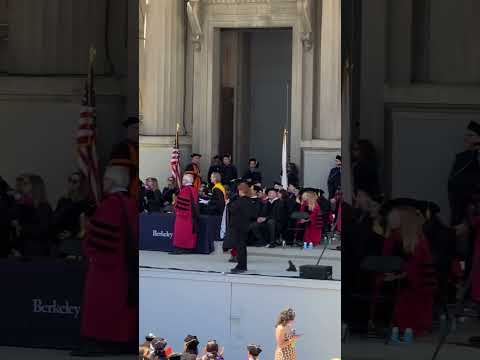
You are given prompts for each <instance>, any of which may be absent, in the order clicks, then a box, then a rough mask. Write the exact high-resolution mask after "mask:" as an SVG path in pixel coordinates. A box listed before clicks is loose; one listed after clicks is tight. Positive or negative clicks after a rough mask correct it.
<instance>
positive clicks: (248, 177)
mask: <svg viewBox="0 0 480 360" xmlns="http://www.w3.org/2000/svg"><path fill="white" fill-rule="evenodd" d="M259 166H260V164H259V163H258V161H257V159H255V158H251V159H250V160H248V170H247V172H246V173H245V175H243V178H242V179H243V181H245V182H247V183H248V184H249V185H252V184H258V183H262V173H261V172H260V170H259V169H258V168H259Z"/></svg>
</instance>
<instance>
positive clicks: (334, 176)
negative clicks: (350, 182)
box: [327, 167, 342, 199]
mask: <svg viewBox="0 0 480 360" xmlns="http://www.w3.org/2000/svg"><path fill="white" fill-rule="evenodd" d="M341 182H342V172H341V170H340V168H338V167H334V168H333V169H332V170H330V174H329V175H328V181H327V184H328V198H329V199H332V198H333V197H334V196H335V193H336V192H337V190H338V189H340V186H341Z"/></svg>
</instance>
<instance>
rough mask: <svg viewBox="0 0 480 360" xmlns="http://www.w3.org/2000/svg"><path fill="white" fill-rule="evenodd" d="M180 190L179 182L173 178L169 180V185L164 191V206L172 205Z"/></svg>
mask: <svg viewBox="0 0 480 360" xmlns="http://www.w3.org/2000/svg"><path fill="white" fill-rule="evenodd" d="M178 192H179V189H178V186H177V182H176V181H175V178H174V177H173V176H170V177H169V178H168V184H167V186H166V187H164V188H163V190H162V198H163V205H164V206H166V205H172V204H173V199H174V197H175V196H176V195H177V194H178Z"/></svg>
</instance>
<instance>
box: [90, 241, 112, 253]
mask: <svg viewBox="0 0 480 360" xmlns="http://www.w3.org/2000/svg"><path fill="white" fill-rule="evenodd" d="M89 245H90V246H91V247H92V248H95V249H96V250H98V251H100V252H110V253H111V252H115V251H116V250H117V248H116V247H115V246H112V245H108V244H105V243H102V242H100V241H98V240H97V239H95V238H91V239H90V240H89Z"/></svg>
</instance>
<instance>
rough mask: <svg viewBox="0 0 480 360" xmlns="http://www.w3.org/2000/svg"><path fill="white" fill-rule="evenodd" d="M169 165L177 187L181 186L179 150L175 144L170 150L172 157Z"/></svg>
mask: <svg viewBox="0 0 480 360" xmlns="http://www.w3.org/2000/svg"><path fill="white" fill-rule="evenodd" d="M170 167H171V169H172V176H173V177H174V178H175V180H176V181H177V185H178V188H179V189H180V188H181V187H182V182H181V180H180V179H181V170H180V150H179V149H178V146H175V147H174V148H173V150H172V158H171V160H170Z"/></svg>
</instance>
